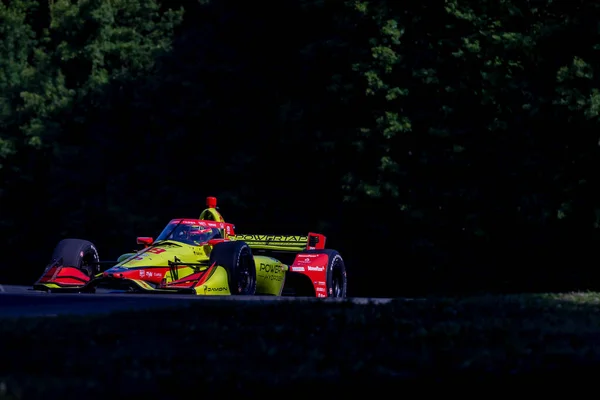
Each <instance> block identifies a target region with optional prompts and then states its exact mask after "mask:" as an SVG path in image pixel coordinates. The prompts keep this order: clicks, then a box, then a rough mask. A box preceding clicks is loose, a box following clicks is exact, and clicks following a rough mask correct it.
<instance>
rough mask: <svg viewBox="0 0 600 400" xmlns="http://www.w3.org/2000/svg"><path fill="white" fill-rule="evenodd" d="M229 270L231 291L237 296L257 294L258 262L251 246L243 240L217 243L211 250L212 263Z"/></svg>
mask: <svg viewBox="0 0 600 400" xmlns="http://www.w3.org/2000/svg"><path fill="white" fill-rule="evenodd" d="M214 262H216V263H217V265H220V266H222V267H224V268H225V269H226V270H227V276H228V280H229V291H230V292H231V294H232V295H236V296H254V295H255V294H256V264H255V263H254V256H253V255H252V250H251V249H250V247H249V246H248V245H247V244H246V243H245V242H242V241H239V242H237V241H233V242H223V243H219V244H216V245H215V246H214V247H213V249H212V251H211V252H210V264H211V265H212V263H214Z"/></svg>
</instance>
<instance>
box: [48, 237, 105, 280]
mask: <svg viewBox="0 0 600 400" xmlns="http://www.w3.org/2000/svg"><path fill="white" fill-rule="evenodd" d="M61 260H62V261H61ZM50 262H51V263H58V264H60V265H62V266H65V267H75V268H79V269H80V270H82V271H84V272H85V273H86V274H87V275H88V276H89V277H90V278H92V277H93V276H94V275H96V274H97V273H99V272H100V263H99V262H100V257H99V256H98V250H96V246H94V244H93V243H92V242H89V241H87V240H82V239H63V240H61V241H60V242H58V244H57V245H56V247H55V248H54V251H53V252H52V259H51V261H50Z"/></svg>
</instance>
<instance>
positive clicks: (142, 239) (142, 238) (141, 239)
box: [137, 236, 154, 246]
mask: <svg viewBox="0 0 600 400" xmlns="http://www.w3.org/2000/svg"><path fill="white" fill-rule="evenodd" d="M152 242H154V238H151V237H149V236H140V237H138V238H137V244H143V245H144V246H150V245H151V244H152Z"/></svg>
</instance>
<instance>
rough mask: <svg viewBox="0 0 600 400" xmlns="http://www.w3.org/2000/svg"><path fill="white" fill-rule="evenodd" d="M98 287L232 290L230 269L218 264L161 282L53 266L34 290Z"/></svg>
mask: <svg viewBox="0 0 600 400" xmlns="http://www.w3.org/2000/svg"><path fill="white" fill-rule="evenodd" d="M186 265H187V264H186ZM98 287H103V288H109V289H120V290H127V291H131V292H142V293H156V294H160V293H171V294H175V293H178V294H194V295H206V296H210V295H229V294H231V292H230V290H229V281H228V278H227V271H226V270H225V268H223V267H221V266H218V265H213V266H211V267H209V268H208V269H206V270H204V271H200V272H197V273H194V274H192V275H189V276H186V277H185V278H182V279H179V280H176V281H172V282H169V283H163V284H160V285H155V284H153V283H150V282H147V281H144V280H142V279H135V278H132V277H127V276H114V275H111V276H109V275H107V274H105V273H100V274H97V275H95V276H94V277H93V278H91V279H90V278H89V277H88V276H87V275H86V274H85V273H84V272H83V271H81V270H80V269H78V268H75V267H63V266H53V267H51V268H49V269H48V270H47V271H46V273H44V275H43V276H42V278H40V280H38V281H37V282H36V283H35V284H34V285H33V289H34V290H41V291H47V292H61V293H93V292H95V290H96V288H98Z"/></svg>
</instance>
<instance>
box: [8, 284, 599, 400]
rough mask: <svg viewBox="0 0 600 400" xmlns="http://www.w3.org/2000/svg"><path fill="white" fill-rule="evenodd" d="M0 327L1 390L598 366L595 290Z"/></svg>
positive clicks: (318, 380)
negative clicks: (557, 293) (590, 291)
mask: <svg viewBox="0 0 600 400" xmlns="http://www.w3.org/2000/svg"><path fill="white" fill-rule="evenodd" d="M207 305H209V306H207ZM0 340H1V341H0V360H1V362H0V398H14V399H16V398H45V399H48V398H49V397H50V398H59V397H61V398H65V397H66V398H71V397H75V398H86V399H89V398H104V399H105V398H106V397H108V396H114V395H116V394H118V395H119V397H121V396H124V397H129V398H138V397H139V398H142V397H143V398H145V399H148V398H174V397H178V396H186V397H187V396H189V395H194V394H196V395H198V396H201V397H202V396H206V395H214V394H218V395H223V396H225V397H231V396H236V395H238V394H244V395H250V394H252V395H256V396H259V395H260V396H269V395H271V394H273V395H275V394H276V395H277V397H279V396H280V395H279V394H278V393H279V392H278V390H279V389H291V390H294V392H295V393H296V395H298V396H299V395H301V394H307V395H311V393H312V397H314V396H315V395H318V394H319V393H321V394H323V392H319V391H320V390H321V389H322V388H329V389H328V390H334V392H337V393H338V394H342V393H343V394H347V393H352V391H354V390H358V389H361V390H363V389H364V387H365V385H368V386H367V387H371V388H376V389H377V390H379V389H380V388H381V386H378V385H387V384H391V385H401V386H399V387H402V388H404V389H407V388H408V387H412V386H414V385H417V386H419V387H421V388H422V389H421V390H422V391H424V390H425V391H426V390H428V389H434V388H433V387H432V386H431V385H425V384H426V383H430V382H437V384H438V385H436V386H435V390H440V388H441V387H442V386H443V385H455V384H457V383H461V382H463V383H464V382H473V381H474V380H481V381H485V382H488V383H489V382H495V383H496V384H500V382H503V383H506V382H515V383H519V384H522V383H523V381H526V382H528V383H533V382H534V381H535V379H536V378H538V377H539V378H543V379H544V380H545V382H547V383H548V382H549V381H548V379H553V377H554V376H560V377H561V379H562V380H563V381H564V379H565V377H567V376H571V377H576V376H578V375H577V374H579V373H580V371H588V372H589V371H590V368H593V369H595V368H597V367H598V366H599V365H600V363H599V360H600V357H599V352H600V346H599V344H600V295H599V294H594V293H583V294H582V293H572V294H562V295H523V296H517V295H514V296H484V297H476V298H466V299H450V298H444V299H429V300H424V301H396V302H393V303H391V304H386V305H373V304H370V305H353V304H332V303H320V302H317V303H299V302H268V303H259V302H248V303H241V302H232V301H224V302H216V301H213V302H210V303H208V304H206V303H203V304H197V305H193V306H191V307H188V308H182V309H170V310H154V311H143V312H139V311H136V312H120V313H115V314H111V315H107V316H83V317H82V316H64V317H55V318H22V319H4V320H0ZM579 376H581V375H579ZM546 387H547V386H546ZM332 388H333V389H332Z"/></svg>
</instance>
